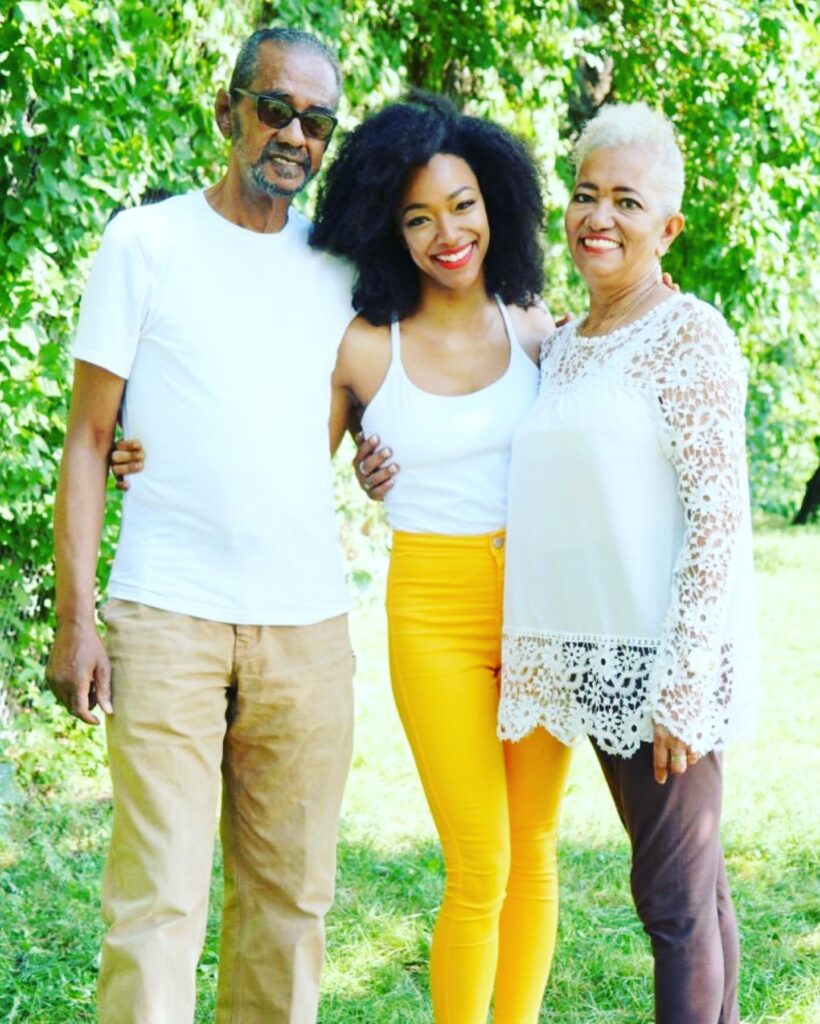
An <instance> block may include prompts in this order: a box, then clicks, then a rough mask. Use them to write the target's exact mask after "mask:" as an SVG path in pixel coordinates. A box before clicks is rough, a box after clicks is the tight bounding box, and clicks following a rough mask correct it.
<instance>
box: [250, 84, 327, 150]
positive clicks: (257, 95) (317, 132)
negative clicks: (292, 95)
mask: <svg viewBox="0 0 820 1024" xmlns="http://www.w3.org/2000/svg"><path fill="white" fill-rule="evenodd" d="M231 91H232V92H238V93H241V95H243V96H250V97H251V98H252V99H255V100H256V116H257V117H258V118H259V120H260V121H261V122H262V124H264V125H266V126H267V127H268V128H286V127H287V126H288V125H289V124H290V122H291V121H292V120H293V119H294V117H298V118H299V124H301V126H302V131H303V132H304V133H305V135H307V136H308V137H309V138H311V139H320V140H321V141H322V142H327V141H328V139H329V138H330V136H331V135H332V134H333V129H334V128H335V127H336V125H337V124H338V121H337V120H336V118H335V117H334V116H333V115H332V114H328V113H326V112H325V111H322V110H301V111H300V110H295V109H294V108H293V107H292V106H291V105H290V103H287V102H286V101H285V100H282V99H279V97H278V96H271V95H269V94H268V93H265V92H252V91H251V90H250V89H239V88H237V87H236V86H234V88H233V89H232V90H231Z"/></svg>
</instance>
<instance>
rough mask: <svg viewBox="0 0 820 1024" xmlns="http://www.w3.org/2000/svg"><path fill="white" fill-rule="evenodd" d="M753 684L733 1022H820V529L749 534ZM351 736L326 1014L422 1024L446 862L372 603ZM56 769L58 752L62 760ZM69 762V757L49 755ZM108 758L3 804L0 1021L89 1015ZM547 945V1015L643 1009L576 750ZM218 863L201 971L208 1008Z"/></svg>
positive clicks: (623, 862) (732, 796)
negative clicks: (756, 675) (97, 767)
mask: <svg viewBox="0 0 820 1024" xmlns="http://www.w3.org/2000/svg"><path fill="white" fill-rule="evenodd" d="M757 564H758V601H759V605H760V626H761V637H762V645H763V657H764V679H765V694H764V702H763V707H762V710H761V718H760V721H761V726H760V730H759V735H758V737H757V739H756V740H755V741H754V742H749V743H744V744H737V745H735V746H733V747H731V748H730V750H729V752H728V753H727V756H726V811H725V825H724V836H725V847H726V853H727V858H728V866H729V872H730V877H731V881H732V885H733V889H734V894H735V900H736V906H737V912H738V918H739V922H740V929H741V938H742V943H743V965H742V966H743V973H742V984H741V1008H742V1016H743V1021H744V1022H745V1024H775V1022H776V1024H809V1022H814V1021H817V1020H820V996H819V995H818V992H820V965H819V963H818V961H819V959H820V957H819V954H820V922H819V921H818V918H819V917H820V891H818V877H819V873H818V852H817V851H818V849H820V823H819V821H818V813H817V796H816V794H817V790H818V782H819V781H820V772H819V771H818V769H819V768H820V756H818V753H817V750H816V745H815V740H816V736H817V734H818V724H820V723H819V719H820V714H818V706H817V697H816V692H817V686H818V682H820V672H818V665H817V656H816V646H817V644H816V621H815V620H816V614H817V612H816V610H817V608H818V607H820V531H818V530H817V529H804V530H793V529H789V530H782V529H781V530H776V529H767V530H766V531H765V532H763V533H762V534H761V535H760V537H759V538H758V541H757ZM353 627H354V638H355V647H356V650H357V654H358V658H359V674H358V677H357V697H358V731H357V740H356V751H355V757H354V766H353V770H352V773H351V779H350V784H349V787H348V790H347V796H346V800H345V810H344V825H343V831H342V839H341V843H340V847H339V886H338V898H337V902H336V906H335V908H334V910H333V912H332V913H331V915H330V917H329V919H328V940H329V941H328V965H327V970H326V972H325V978H324V994H323V999H322V1006H321V1014H320V1020H321V1022H322V1024H354V1022H355V1024H358V1022H361V1024H429V1021H430V1019H431V1012H430V1005H429V997H428V990H427V957H428V950H429V937H430V932H431V929H432V925H433V922H434V920H435V914H436V907H437V905H438V901H439V898H440V894H441V885H442V864H441V858H440V855H439V851H438V847H437V844H436V841H435V834H434V832H433V829H432V826H431V823H430V820H429V816H428V814H427V811H426V808H425V805H424V801H423V798H422V796H421V791H420V787H419V785H418V781H417V779H416V776H415V771H414V768H413V765H412V761H411V759H410V755H409V753H408V750H407V747H406V744H405V741H404V737H403V735H402V732H401V728H400V726H399V722H398V719H397V717H396V714H395V711H394V709H393V707H392V702H391V698H390V692H389V686H388V681H387V671H386V660H385V654H384V630H383V618H382V612H381V610H380V608H379V607H378V605H377V604H375V603H373V602H371V603H370V604H369V605H367V606H366V607H364V608H362V609H361V610H360V611H358V612H357V613H356V615H355V616H354V620H353ZM59 763H60V765H61V768H62V766H63V765H64V758H62V757H61V759H60V762H59ZM63 770H64V769H63ZM106 794H107V790H106V780H105V775H104V773H103V772H100V773H99V774H98V776H97V777H96V778H92V779H90V780H89V779H87V778H85V777H83V776H81V775H80V774H79V773H78V774H77V776H76V777H75V776H72V775H70V774H69V775H66V777H65V778H64V779H63V781H62V782H61V783H60V784H58V785H55V786H53V788H52V791H51V793H50V794H49V795H48V797H46V796H43V795H39V796H38V794H37V793H31V794H28V795H27V799H26V800H25V801H24V802H23V803H21V804H16V805H15V804H6V805H3V804H1V803H0V1022H1V1024H6V1022H20V1024H23V1022H24V1024H69V1022H71V1024H80V1022H86V1021H88V1022H90V1021H93V1020H94V1011H93V991H94V983H95V975H96V966H97V955H98V945H99V940H100V934H101V925H100V921H99V913H98V899H99V897H98V890H99V875H100V871H101V866H102V860H103V856H104V850H105V843H106V836H107V831H108V823H109V813H110V809H109V805H108V800H107V795H106ZM561 835H562V838H561V849H560V864H561V899H562V907H561V924H560V935H559V945H558V950H557V954H556V959H555V965H554V968H553V974H552V978H551V979H550V984H549V988H548V991H547V996H546V999H545V1003H544V1009H543V1014H542V1021H543V1022H544V1024H547V1022H550V1024H555V1022H560V1024H642V1022H645V1021H649V1020H650V1019H651V1012H650V1009H649V1008H650V1007H651V977H650V976H651V960H650V956H649V950H648V945H647V942H646V939H645V937H644V935H643V933H642V932H641V930H640V927H639V925H638V923H637V920H636V918H635V914H634V911H633V910H632V906H631V901H630V897H629V888H628V851H627V847H626V844H625V841H624V838H623V835H622V833H621V829H620V825H619V823H618V821H617V819H616V817H615V814H614V812H613V810H612V808H611V806H610V803H609V798H608V795H607V793H606V790H605V787H604V784H603V781H602V779H601V778H600V777H599V772H598V768H597V765H596V764H595V763H594V760H593V758H592V756H591V755H590V753H589V751H588V750H587V749H586V748H585V747H582V748H581V749H580V750H579V751H578V753H577V755H576V756H575V760H574V763H573V768H572V773H571V776H570V782H569V789H568V793H567V798H566V803H565V807H564V813H563V820H562V830H561ZM219 886H220V867H219V863H218V862H217V865H216V871H215V875H214V884H213V899H212V911H211V921H210V926H209V929H208V937H207V942H206V947H205V951H204V953H203V957H202V961H201V963H200V967H199V990H200V1005H199V1011H198V1015H197V1021H198V1022H206V1021H210V1020H212V1017H213V1002H214V993H215V981H216V962H217V952H216V950H217V931H218V915H219V903H220V896H219Z"/></svg>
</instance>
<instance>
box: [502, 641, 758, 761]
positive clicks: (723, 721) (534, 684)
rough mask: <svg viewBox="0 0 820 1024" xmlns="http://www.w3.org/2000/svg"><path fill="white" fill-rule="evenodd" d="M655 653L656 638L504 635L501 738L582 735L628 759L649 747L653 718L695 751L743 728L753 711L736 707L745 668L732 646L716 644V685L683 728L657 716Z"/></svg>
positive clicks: (573, 738) (569, 739) (570, 740)
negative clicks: (540, 732) (536, 733)
mask: <svg viewBox="0 0 820 1024" xmlns="http://www.w3.org/2000/svg"><path fill="white" fill-rule="evenodd" d="M658 652H659V643H658V641H655V640H645V639H634V638H632V639H630V638H625V637H601V636H596V637H593V636H586V635H583V634H550V633H531V632H525V631H520V632H519V631H513V630H507V631H505V634H504V642H503V652H502V663H503V666H504V670H503V681H502V688H501V702H500V705H499V709H498V735H499V737H500V738H501V739H502V740H520V739H522V738H523V737H524V736H526V735H527V734H528V733H530V732H532V730H533V729H535V728H536V727H538V726H542V727H543V728H545V729H546V730H547V731H548V732H550V733H551V734H552V735H553V736H555V737H556V738H557V739H559V740H560V741H561V742H562V743H566V744H567V745H572V744H575V743H576V742H578V740H579V739H580V738H581V737H582V736H585V735H587V736H592V737H594V738H595V740H596V741H597V743H598V744H599V745H600V746H601V747H602V749H604V750H606V751H607V752H608V753H610V754H618V755H620V756H622V757H630V756H631V755H632V754H634V753H635V751H636V750H637V749H638V747H639V746H640V744H641V743H643V742H651V740H652V725H653V721H657V722H659V724H662V725H666V726H667V728H669V729H670V730H671V731H673V732H674V733H675V734H676V735H680V733H681V732H682V731H684V732H685V733H686V734H685V735H681V736H680V738H681V739H683V740H684V741H685V742H687V743H689V744H690V745H691V746H692V748H693V749H695V750H696V751H698V752H701V753H705V752H706V751H708V750H714V749H720V748H721V747H722V746H723V744H724V742H725V740H726V739H728V738H729V737H730V736H732V735H735V734H736V733H738V732H743V731H746V728H747V726H748V721H747V719H748V718H749V717H750V716H751V711H752V709H751V708H747V709H746V711H747V712H748V714H744V713H743V709H742V708H740V707H738V706H737V703H738V702H735V701H734V700H733V697H734V687H733V681H734V679H735V677H736V675H738V674H739V675H740V676H742V675H743V674H744V673H745V672H746V671H747V665H746V664H745V662H746V660H747V659H746V658H744V657H742V656H741V655H739V653H738V648H737V646H736V645H735V644H734V643H732V642H727V643H724V644H723V645H722V646H721V657H720V665H719V666H717V665H716V666H712V671H713V673H714V677H715V682H714V686H713V687H711V688H710V692H709V695H708V698H706V699H704V698H703V694H702V691H701V693H700V697H701V700H700V701H699V706H698V708H697V714H691V715H690V716H689V717H688V719H687V721H686V728H685V729H684V730H682V728H681V724H682V723H681V722H679V721H677V722H676V721H668V720H664V716H663V715H660V716H659V714H658V695H657V694H656V693H653V692H652V685H653V684H652V678H653V674H654V673H656V670H657V663H658V661H659V653H658ZM693 653H694V652H693ZM690 710H691V709H690Z"/></svg>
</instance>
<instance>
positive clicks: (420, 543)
mask: <svg viewBox="0 0 820 1024" xmlns="http://www.w3.org/2000/svg"><path fill="white" fill-rule="evenodd" d="M505 538H506V531H505V530H495V531H493V533H477V534H470V535H468V536H466V537H458V536H450V535H449V534H446V533H409V532H407V531H405V530H394V531H393V550H394V551H411V550H415V551H453V550H457V551H470V550H472V551H483V550H486V549H487V548H493V549H495V550H499V549H501V548H503V547H504V543H505Z"/></svg>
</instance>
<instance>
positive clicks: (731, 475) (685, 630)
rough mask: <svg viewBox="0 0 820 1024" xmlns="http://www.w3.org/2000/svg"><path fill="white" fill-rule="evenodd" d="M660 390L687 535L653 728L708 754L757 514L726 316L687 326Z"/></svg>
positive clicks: (658, 670)
mask: <svg viewBox="0 0 820 1024" xmlns="http://www.w3.org/2000/svg"><path fill="white" fill-rule="evenodd" d="M658 384H659V401H660V408H661V416H662V420H663V425H664V428H663V429H664V438H663V440H664V445H665V448H666V452H667V454H668V456H669V459H670V461H671V463H672V465H673V467H674V469H675V472H676V474H677V479H678V493H679V495H680V499H681V502H682V504H683V510H684V531H685V532H684V538H683V544H682V547H681V551H680V554H679V556H678V559H677V562H676V565H675V568H674V571H673V576H672V591H671V599H670V603H669V608H668V610H667V614H666V619H665V622H664V626H663V632H662V635H661V640H660V644H659V647H658V655H657V660H656V662H655V665H654V668H653V672H652V678H651V680H650V693H651V694H652V695H653V720H654V721H655V722H656V723H657V724H660V725H664V726H666V728H667V729H669V731H670V732H672V733H673V735H675V736H677V737H678V738H679V739H681V740H683V741H684V742H685V743H687V744H689V745H690V746H691V747H692V749H693V750H694V751H695V752H697V753H700V754H704V753H707V752H708V751H709V750H711V749H713V748H714V747H715V746H716V745H717V744H719V743H720V742H721V740H722V738H723V736H724V733H725V725H726V719H727V710H728V708H729V706H730V704H731V700H732V694H731V685H732V671H731V663H732V651H731V649H730V647H731V641H729V640H727V638H726V637H725V636H724V628H725V622H726V617H727V611H728V604H729V591H730V584H731V577H732V571H733V563H734V559H735V554H736V551H737V548H738V543H737V541H738V535H739V533H740V531H741V528H742V526H743V524H744V521H745V520H746V518H747V517H748V514H749V512H748V491H747V485H746V457H745V423H744V406H745V394H746V376H745V371H744V366H743V361H742V359H741V356H740V353H739V351H738V349H737V344H736V342H735V339H734V336H733V335H732V333H731V332H730V330H729V328H728V327H727V326H726V324H725V323H724V322H723V320H722V318H721V317H720V316H719V315H718V314H717V313H712V312H709V313H704V312H703V311H702V310H696V311H693V313H692V315H691V316H687V317H685V318H684V319H683V321H682V322H681V323H679V325H678V329H677V330H676V331H675V335H674V339H673V340H672V342H671V345H670V348H669V349H668V350H667V352H666V354H665V358H664V365H663V367H662V369H661V370H660V374H659V378H658Z"/></svg>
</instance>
